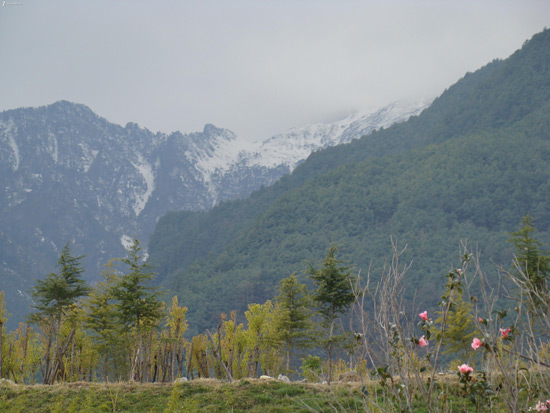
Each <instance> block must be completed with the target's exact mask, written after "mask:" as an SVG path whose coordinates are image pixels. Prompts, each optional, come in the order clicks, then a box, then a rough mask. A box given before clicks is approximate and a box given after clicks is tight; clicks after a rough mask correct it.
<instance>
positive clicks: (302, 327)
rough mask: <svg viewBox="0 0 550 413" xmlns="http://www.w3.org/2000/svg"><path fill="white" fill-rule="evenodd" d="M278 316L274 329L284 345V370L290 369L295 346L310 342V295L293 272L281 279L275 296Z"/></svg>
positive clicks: (304, 345) (301, 346) (299, 346)
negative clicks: (277, 293)
mask: <svg viewBox="0 0 550 413" xmlns="http://www.w3.org/2000/svg"><path fill="white" fill-rule="evenodd" d="M275 302H276V303H277V308H278V310H279V316H278V318H277V321H276V324H277V326H276V329H277V331H278V334H279V337H280V340H281V341H282V342H283V343H284V345H285V352H286V370H287V372H288V371H290V360H291V355H292V351H293V350H294V349H295V348H305V347H307V346H308V345H310V343H311V340H312V338H311V334H312V332H311V330H312V323H311V316H312V310H311V304H312V302H311V296H310V295H309V294H308V291H307V286H306V285H305V284H302V283H300V282H299V281H298V278H297V277H296V275H295V274H291V275H290V276H289V277H288V278H284V279H282V280H281V283H280V285H279V295H277V297H275Z"/></svg>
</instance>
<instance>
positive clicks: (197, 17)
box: [0, 0, 550, 140]
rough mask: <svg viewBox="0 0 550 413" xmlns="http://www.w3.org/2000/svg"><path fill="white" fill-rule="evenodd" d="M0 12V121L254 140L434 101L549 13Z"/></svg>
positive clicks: (218, 0)
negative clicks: (74, 113)
mask: <svg viewBox="0 0 550 413" xmlns="http://www.w3.org/2000/svg"><path fill="white" fill-rule="evenodd" d="M16 2H19V3H23V4H22V5H10V4H9V3H16ZM7 3H8V4H7V5H5V6H4V7H0V40H1V43H0V44H1V45H0V56H1V57H0V59H1V60H0V63H1V69H0V110H6V109H13V108H17V107H22V106H39V105H45V104H49V103H53V102H55V101H57V100H60V99H65V100H69V101H73V102H77V103H83V104H85V105H87V106H89V107H90V108H91V109H92V110H93V111H94V112H96V113H97V114H99V115H100V116H103V117H105V118H107V119H108V120H110V121H111V122H115V123H119V124H122V125H125V124H126V123H127V122H130V121H132V122H137V123H138V124H139V125H140V126H142V127H147V128H148V129H150V130H152V131H154V132H156V131H162V132H171V131H175V130H180V131H182V132H193V131H198V130H202V128H203V126H204V124H205V123H214V124H215V125H216V126H219V127H224V128H228V129H231V130H232V131H234V132H235V133H237V134H238V135H239V136H242V137H245V138H247V139H252V140H257V139H265V138H268V137H270V136H271V135H273V134H275V133H278V132H283V131H285V130H287V129H289V128H290V127H293V126H303V125H305V124H307V123H315V122H323V121H330V120H335V119H337V118H339V117H342V116H344V115H346V114H348V113H349V112H351V111H353V110H360V109H368V108H376V107H380V106H383V105H385V104H388V103H390V102H392V101H395V100H400V99H418V98H423V97H435V96H437V95H439V94H440V93H441V92H443V90H444V89H445V88H447V87H449V86H450V85H451V84H453V83H455V82H456V81H457V80H458V79H459V78H460V77H462V76H463V75H464V74H465V73H466V72H467V71H474V70H476V69H478V68H479V67H481V66H483V65H485V64H486V63H488V62H490V61H491V60H493V59H495V58H506V57H507V56H509V55H510V54H511V53H513V52H514V51H515V50H516V49H518V48H520V47H521V45H522V44H523V42H524V41H525V40H527V39H529V38H530V37H531V36H532V35H533V34H535V33H537V32H540V31H541V30H542V29H543V28H544V27H545V26H550V1H548V0H521V1H520V0H514V1H512V0H491V1H489V0H470V1H469V0H464V1H446V0H414V1H412V0H402V1H399V0H368V1H367V0H365V1H351V0H350V1H346V0H340V1H336V0H296V1H284V0H253V1H252V0H250V1H247V0H179V1H176V0H173V1H170V0H116V1H115V0H87V1H84V0H71V1H69V0H58V1H53V0H51V1H50V0H11V1H8V2H7Z"/></svg>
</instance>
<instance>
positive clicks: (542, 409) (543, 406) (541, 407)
mask: <svg viewBox="0 0 550 413" xmlns="http://www.w3.org/2000/svg"><path fill="white" fill-rule="evenodd" d="M547 404H548V400H547V401H546V403H544V402H538V403H537V405H536V406H535V410H536V411H537V412H545V411H547V410H548V406H547Z"/></svg>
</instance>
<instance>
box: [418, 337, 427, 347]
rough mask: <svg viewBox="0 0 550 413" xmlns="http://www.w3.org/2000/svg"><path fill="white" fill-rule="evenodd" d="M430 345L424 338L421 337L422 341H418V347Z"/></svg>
mask: <svg viewBox="0 0 550 413" xmlns="http://www.w3.org/2000/svg"><path fill="white" fill-rule="evenodd" d="M428 344H429V343H428V340H426V339H425V338H424V336H422V337H420V340H418V345H419V346H420V347H426V346H427V345H428Z"/></svg>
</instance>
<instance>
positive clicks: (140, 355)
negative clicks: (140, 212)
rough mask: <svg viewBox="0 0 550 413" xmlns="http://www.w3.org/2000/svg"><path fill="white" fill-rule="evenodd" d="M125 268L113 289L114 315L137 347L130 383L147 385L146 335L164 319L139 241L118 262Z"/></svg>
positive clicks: (151, 274) (148, 266)
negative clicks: (131, 334) (117, 315)
mask: <svg viewBox="0 0 550 413" xmlns="http://www.w3.org/2000/svg"><path fill="white" fill-rule="evenodd" d="M120 261H121V262H122V263H123V264H126V266H127V267H128V272H126V273H124V274H123V275H122V276H121V277H120V279H119V280H118V282H117V284H116V285H115V286H114V288H113V296H114V298H116V300H117V311H118V313H119V317H120V320H121V323H122V326H123V328H124V330H125V331H127V332H132V333H134V334H135V337H136V342H137V345H136V347H135V350H134V354H133V356H132V363H131V371H130V379H131V380H136V379H137V380H138V381H141V382H143V381H147V380H148V377H147V372H148V370H147V368H146V363H147V361H148V360H147V356H148V355H149V354H146V353H148V352H147V349H146V347H145V342H144V339H145V334H146V333H147V332H149V331H151V329H152V328H155V327H158V325H159V322H160V319H161V317H162V315H163V311H162V310H163V304H162V302H161V301H160V298H159V295H160V292H159V291H158V289H156V288H154V287H153V286H151V285H150V281H151V280H152V279H153V273H152V272H151V271H150V269H151V266H150V265H149V264H147V262H145V261H144V258H143V255H142V254H141V247H140V245H139V241H138V240H137V239H135V238H134V242H133V244H132V246H131V247H130V248H129V250H128V255H127V257H126V258H122V259H121V260H120Z"/></svg>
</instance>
